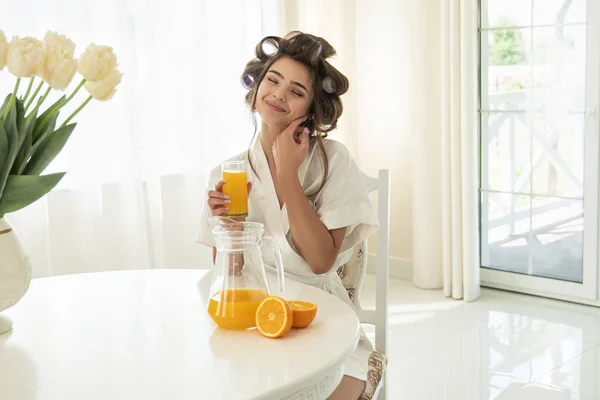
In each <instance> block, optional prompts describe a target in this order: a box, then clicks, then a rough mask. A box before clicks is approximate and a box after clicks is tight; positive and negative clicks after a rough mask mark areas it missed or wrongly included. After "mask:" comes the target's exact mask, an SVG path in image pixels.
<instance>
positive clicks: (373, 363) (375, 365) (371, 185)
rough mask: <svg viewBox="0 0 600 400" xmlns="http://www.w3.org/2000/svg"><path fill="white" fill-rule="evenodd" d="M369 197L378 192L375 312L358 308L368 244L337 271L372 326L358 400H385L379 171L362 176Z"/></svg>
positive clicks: (385, 256) (386, 211) (385, 180)
mask: <svg viewBox="0 0 600 400" xmlns="http://www.w3.org/2000/svg"><path fill="white" fill-rule="evenodd" d="M363 178H364V180H365V184H366V186H367V190H368V192H369V193H371V192H374V191H375V190H377V191H378V204H377V213H378V219H379V225H380V226H379V230H378V231H377V262H376V267H375V274H376V281H375V309H364V308H362V307H361V305H360V291H361V288H362V284H363V280H364V277H365V273H366V271H367V254H368V251H367V250H368V245H367V241H366V240H364V241H363V242H361V243H359V244H358V245H357V246H356V247H355V248H354V252H353V254H352V257H351V258H350V260H348V262H347V263H346V264H343V265H341V266H340V267H338V269H337V273H338V275H339V276H340V278H341V279H342V282H343V284H344V287H345V288H346V290H347V291H348V295H349V296H350V298H351V299H352V302H353V303H354V306H355V307H356V309H357V312H358V318H359V320H360V322H361V323H363V324H372V325H375V351H373V353H372V354H371V357H370V358H369V372H368V375H367V386H366V388H365V391H364V392H363V394H362V395H361V397H360V400H372V399H373V400H374V399H378V400H386V399H387V391H386V368H387V356H386V352H387V332H388V275H389V243H390V240H389V236H390V228H389V224H390V174H389V170H385V169H384V170H380V171H379V176H378V178H372V177H369V176H367V175H364V174H363Z"/></svg>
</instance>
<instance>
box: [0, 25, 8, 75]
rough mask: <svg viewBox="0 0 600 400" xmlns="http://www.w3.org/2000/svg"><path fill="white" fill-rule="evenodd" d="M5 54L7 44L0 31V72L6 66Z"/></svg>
mask: <svg viewBox="0 0 600 400" xmlns="http://www.w3.org/2000/svg"><path fill="white" fill-rule="evenodd" d="M6 53H8V42H7V41H6V36H5V35H4V32H2V31H1V30H0V71H1V70H2V69H3V68H4V67H5V66H6Z"/></svg>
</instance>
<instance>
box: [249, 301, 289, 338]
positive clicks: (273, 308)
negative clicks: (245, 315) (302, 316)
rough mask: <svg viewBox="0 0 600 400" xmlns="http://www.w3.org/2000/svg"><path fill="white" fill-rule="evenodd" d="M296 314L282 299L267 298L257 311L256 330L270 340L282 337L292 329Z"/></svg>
mask: <svg viewBox="0 0 600 400" xmlns="http://www.w3.org/2000/svg"><path fill="white" fill-rule="evenodd" d="M293 318H294V314H293V312H292V308H291V307H290V305H289V304H288V303H287V301H285V300H284V299H282V298H281V297H276V296H269V297H267V298H265V299H264V300H263V301H262V302H261V303H260V305H259V306H258V309H257V310H256V328H257V329H258V331H259V332H260V333H261V334H262V335H263V336H266V337H268V338H278V337H282V336H283V335H285V334H286V333H288V332H289V331H290V329H291V328H292V321H293Z"/></svg>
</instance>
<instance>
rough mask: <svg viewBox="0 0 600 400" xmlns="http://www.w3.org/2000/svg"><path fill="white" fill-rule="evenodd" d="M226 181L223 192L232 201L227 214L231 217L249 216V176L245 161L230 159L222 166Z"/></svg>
mask: <svg viewBox="0 0 600 400" xmlns="http://www.w3.org/2000/svg"><path fill="white" fill-rule="evenodd" d="M221 173H222V178H223V180H224V181H225V184H224V185H223V193H225V194H226V195H228V196H229V200H230V201H231V203H230V204H229V211H227V213H226V214H225V215H227V216H229V217H246V216H248V177H247V174H246V162H245V161H228V162H225V163H223V165H222V166H221Z"/></svg>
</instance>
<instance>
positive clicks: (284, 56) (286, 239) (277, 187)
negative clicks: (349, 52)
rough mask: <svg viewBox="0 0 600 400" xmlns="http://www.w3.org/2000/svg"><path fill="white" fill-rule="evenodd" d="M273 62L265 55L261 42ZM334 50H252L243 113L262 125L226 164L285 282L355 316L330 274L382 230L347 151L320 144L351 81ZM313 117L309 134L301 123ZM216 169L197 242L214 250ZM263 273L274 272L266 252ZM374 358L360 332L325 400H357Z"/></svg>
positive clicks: (313, 40) (320, 43) (297, 39)
mask: <svg viewBox="0 0 600 400" xmlns="http://www.w3.org/2000/svg"><path fill="white" fill-rule="evenodd" d="M265 42H267V43H269V44H271V45H272V46H273V47H274V48H275V49H277V50H276V51H275V52H274V53H271V54H266V53H265V47H266V46H264V43H265ZM334 54H335V50H334V49H333V47H331V45H330V44H329V43H327V42H326V41H325V40H324V39H322V38H319V37H316V36H312V35H308V34H304V33H300V32H292V33H290V34H288V35H287V36H286V37H284V38H278V37H267V38H265V39H263V40H262V41H261V42H260V43H259V44H258V45H257V47H256V56H257V58H256V59H254V60H252V61H250V62H249V63H248V64H247V66H246V69H245V71H244V74H243V75H242V82H243V84H244V85H245V86H246V88H247V89H248V95H247V96H246V101H247V104H248V106H249V108H250V110H251V111H252V113H253V115H254V113H256V112H258V114H259V115H260V117H261V127H260V133H259V135H258V137H257V140H255V141H254V144H253V145H252V146H251V148H250V149H249V150H248V152H244V153H243V154H240V155H237V156H235V157H233V158H232V160H246V161H247V162H248V163H249V165H250V166H251V168H249V171H248V182H249V183H248V190H249V192H250V194H249V200H248V203H249V205H248V217H247V220H249V221H254V222H260V223H262V224H264V226H265V235H268V236H272V237H273V238H274V239H275V240H276V241H277V244H278V245H279V247H280V249H281V252H282V255H283V264H284V269H285V272H286V278H287V279H294V280H297V281H300V282H302V283H305V284H309V285H313V286H316V287H318V288H321V289H323V290H326V291H328V292H329V293H331V294H333V295H335V296H337V297H339V298H340V299H342V300H343V301H345V302H346V303H348V304H349V305H350V306H351V307H353V304H352V301H351V300H350V298H349V296H348V293H347V291H346V290H345V288H344V286H343V285H342V282H341V280H340V278H339V277H338V275H337V273H336V270H337V267H338V266H339V265H341V264H343V263H344V262H345V261H347V260H348V259H349V257H350V255H351V253H352V247H354V246H355V245H356V244H358V243H359V242H360V241H362V240H363V239H365V238H366V237H368V236H369V235H370V234H371V233H372V232H374V230H375V229H376V228H377V226H378V222H377V217H376V213H375V211H374V209H373V207H372V205H371V202H370V200H369V197H368V194H367V190H366V187H365V183H364V181H363V179H362V175H361V173H360V171H359V169H358V167H357V166H356V164H355V162H354V161H353V160H352V158H351V157H350V155H349V153H348V150H347V149H346V148H345V147H344V146H343V145H342V144H341V143H339V142H336V141H333V140H328V139H325V137H326V136H327V133H328V132H330V131H331V130H333V129H335V127H336V125H337V120H338V118H339V117H340V116H341V114H342V103H341V99H340V96H341V95H342V94H344V93H345V92H346V91H347V90H348V80H347V78H346V77H345V76H344V75H342V74H341V73H340V72H339V71H338V70H337V69H335V68H334V67H333V66H331V64H329V63H328V62H327V61H326V59H327V58H328V57H331V56H332V55H334ZM307 118H310V122H311V124H312V125H311V126H310V129H309V128H304V127H302V126H300V124H301V123H302V122H304V121H306V120H307ZM223 183H224V182H223V181H222V180H221V169H220V167H217V168H215V169H214V170H213V171H212V173H211V175H210V178H209V191H208V200H207V202H206V203H205V204H204V212H203V213H202V216H203V217H202V218H203V219H202V221H201V227H200V230H199V232H198V238H197V241H199V242H200V243H203V244H205V245H208V246H213V247H214V244H215V242H214V239H213V237H212V233H211V229H210V226H209V224H208V219H209V218H210V217H211V216H217V215H223V214H224V213H225V212H227V209H228V208H227V205H228V200H227V199H226V198H225V196H224V195H223V193H222V190H221V189H222V186H223ZM263 257H264V258H265V264H267V265H274V262H273V260H272V255H271V254H270V252H265V253H264V254H263ZM372 351H373V348H372V346H371V344H370V342H369V340H368V339H367V338H366V336H365V335H364V332H362V331H361V339H360V341H359V344H358V346H357V349H356V351H355V352H354V354H353V355H352V357H351V358H350V360H349V361H348V362H347V363H346V364H345V365H344V374H345V376H344V378H343V379H342V381H341V383H340V384H339V386H338V388H337V389H336V390H335V391H334V393H333V394H332V395H331V396H330V399H344V400H348V399H358V398H359V397H360V395H361V393H362V391H363V390H364V387H365V382H366V379H367V371H368V359H369V356H370V354H371V352H372Z"/></svg>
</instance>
